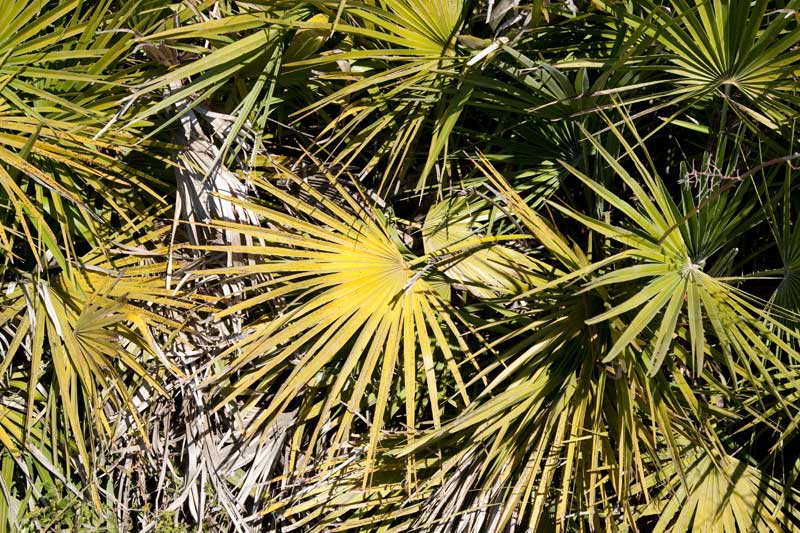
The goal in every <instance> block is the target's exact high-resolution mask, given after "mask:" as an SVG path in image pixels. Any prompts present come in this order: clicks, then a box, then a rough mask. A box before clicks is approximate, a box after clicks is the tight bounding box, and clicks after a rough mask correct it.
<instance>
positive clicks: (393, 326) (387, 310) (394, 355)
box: [206, 167, 474, 457]
mask: <svg viewBox="0 0 800 533" xmlns="http://www.w3.org/2000/svg"><path fill="white" fill-rule="evenodd" d="M277 175H278V177H280V178H282V179H288V180H289V181H290V182H292V183H293V184H295V186H297V187H299V188H300V190H301V191H303V192H304V193H305V194H307V195H308V196H309V197H310V198H309V201H304V200H301V199H298V198H297V197H295V196H293V195H292V194H289V193H287V192H286V191H285V190H282V189H280V188H278V187H277V186H276V185H275V184H274V183H271V182H270V181H267V180H260V181H259V182H258V186H259V187H260V188H262V189H263V190H264V191H265V192H267V193H269V195H271V196H272V197H273V198H274V199H275V200H276V201H278V202H280V203H282V204H284V205H285V206H286V208H287V209H288V211H289V212H290V213H293V214H286V213H285V212H281V211H279V210H277V209H272V208H269V207H261V206H256V205H250V204H248V208H250V209H252V210H253V212H255V213H257V214H258V215H260V216H262V217H264V219H265V220H266V222H267V224H268V226H269V228H259V227H249V226H243V225H238V224H232V223H227V222H217V223H216V224H218V225H219V227H222V228H226V229H229V230H236V231H242V232H245V233H246V234H249V235H251V236H253V237H255V238H257V239H258V240H260V241H262V242H264V243H265V244H264V245H263V246H242V247H236V250H237V251H239V252H242V253H246V254H250V255H251V256H253V257H256V258H258V263H257V264H256V265H252V266H246V267H233V268H228V269H220V270H218V271H209V272H206V274H208V273H219V274H223V275H232V274H248V275H251V274H259V275H265V276H267V277H268V278H269V281H267V282H265V284H264V285H265V288H268V290H267V291H266V292H264V294H262V295H259V296H255V297H252V298H249V299H245V300H244V301H243V302H241V303H238V304H236V305H233V306H231V307H229V308H228V309H226V310H224V311H221V312H219V313H217V317H218V318H221V317H223V316H226V315H229V314H231V313H236V312H239V311H241V310H244V309H248V308H253V307H254V306H256V305H261V304H265V303H269V302H276V301H284V300H285V301H286V307H285V309H286V310H285V311H284V312H283V313H281V314H279V315H278V316H275V317H273V318H271V319H269V320H266V321H264V320H261V321H257V322H256V323H254V324H252V325H251V328H252V333H251V334H250V335H248V336H247V337H246V338H245V339H243V340H242V341H240V342H237V343H236V344H235V345H234V346H232V347H231V348H230V349H228V350H226V351H225V352H224V353H223V354H222V356H221V357H224V358H231V359H230V361H229V363H228V364H227V365H226V366H225V367H224V369H223V370H222V371H220V372H218V373H217V374H216V375H215V376H214V377H212V378H211V379H210V381H209V382H210V383H216V384H219V385H220V386H223V385H224V386H225V387H226V389H224V390H227V391H228V393H227V394H226V400H228V399H231V398H233V397H235V396H238V395H248V396H251V397H253V398H260V397H262V396H267V397H268V398H269V403H268V407H267V408H266V409H265V410H264V411H263V412H262V413H261V414H260V416H259V417H258V419H257V420H255V422H254V425H253V428H254V430H255V429H257V428H258V427H261V425H262V424H264V423H265V422H266V421H267V420H270V419H272V418H273V417H274V416H275V415H276V414H278V413H280V412H282V411H284V410H286V409H288V408H289V406H290V404H291V403H292V401H293V399H294V398H295V396H296V394H297V391H298V390H308V389H309V388H310V389H311V390H320V391H322V396H321V398H322V401H321V403H320V404H319V405H316V407H315V408H314V409H313V410H312V411H313V412H314V413H316V414H314V415H313V416H312V415H311V414H309V412H305V413H301V414H302V416H304V417H305V418H307V419H310V418H314V417H317V416H318V422H317V425H316V430H315V431H314V433H313V436H312V438H311V442H312V445H313V443H314V441H315V440H316V437H317V436H318V434H319V432H320V431H321V430H322V429H323V425H324V424H326V423H327V424H330V423H331V422H330V421H331V419H335V420H336V422H337V424H336V425H337V426H338V427H337V430H336V435H335V437H334V439H333V442H334V445H333V449H334V450H335V449H337V448H338V446H337V444H338V443H342V442H343V441H344V440H345V439H347V438H348V437H349V435H350V432H351V429H352V426H353V422H354V419H355V416H356V414H359V413H363V412H364V408H365V405H366V404H372V406H373V407H372V410H373V412H372V415H371V417H370V418H371V419H372V420H374V421H375V423H374V424H373V425H372V429H371V432H370V438H369V457H374V455H375V453H376V449H377V445H378V442H379V440H380V438H381V430H382V423H381V421H382V420H383V419H384V417H385V415H386V410H387V404H388V402H389V401H390V396H391V395H392V391H395V390H398V389H401V390H403V391H404V392H403V396H405V405H404V407H405V412H406V424H407V427H408V431H409V432H410V434H411V436H412V437H413V434H414V432H415V431H416V429H417V428H418V427H419V422H418V420H417V413H419V412H420V405H418V403H423V404H426V405H427V407H426V410H427V411H429V412H430V417H431V420H432V422H433V424H434V425H435V426H436V427H438V426H439V425H440V423H441V419H442V412H441V407H440V404H441V398H440V390H441V386H440V385H439V383H438V380H439V379H441V376H442V374H443V373H449V374H450V375H451V377H452V379H454V380H455V384H456V388H457V389H458V391H459V392H460V396H461V400H462V402H464V403H465V404H469V395H468V393H467V390H466V387H465V384H464V382H463V379H462V377H461V371H460V370H459V365H460V364H461V363H462V361H458V360H457V359H456V356H455V355H454V350H452V349H451V343H452V342H456V343H457V344H458V345H459V347H460V349H461V350H463V352H462V353H469V350H468V348H467V346H466V344H465V343H464V341H463V340H461V338H460V332H459V328H458V327H457V324H456V319H455V318H454V317H453V315H452V312H451V310H449V309H448V306H447V304H446V302H443V301H441V300H440V298H439V297H438V296H437V294H436V292H435V290H434V289H433V287H432V286H431V285H430V284H429V282H428V281H426V279H425V277H426V276H425V274H426V272H427V271H428V267H427V265H426V264H425V260H424V258H412V257H411V256H408V255H404V254H403V253H402V252H401V250H400V249H399V248H398V244H396V242H397V240H396V239H394V238H393V236H392V234H391V233H390V230H389V229H388V228H387V226H386V224H385V222H383V221H382V220H381V217H380V215H378V214H377V213H375V212H370V210H369V208H363V207H361V205H360V203H359V202H357V201H356V199H355V198H354V197H353V196H351V195H350V193H348V192H347V191H346V190H345V189H344V188H343V187H342V186H341V185H339V184H338V183H336V182H335V181H333V182H332V183H334V184H335V187H336V189H337V190H338V192H339V194H340V195H341V197H342V198H343V200H344V202H345V205H344V206H340V205H337V204H336V203H334V202H333V201H331V200H329V199H328V198H326V197H325V196H323V195H322V194H320V193H319V192H317V191H316V190H314V189H313V188H311V187H310V186H308V185H307V184H306V183H305V182H304V181H303V180H302V179H300V178H298V177H297V176H295V175H294V174H292V173H291V172H290V171H288V170H287V169H285V168H281V167H278V168H277ZM331 179H333V178H332V177H331ZM472 245H473V246H474V243H472ZM212 248H213V247H212ZM224 249H225V250H230V247H224ZM452 251H454V250H452V249H450V250H443V251H439V253H440V254H443V253H447V252H452ZM414 266H418V267H421V268H419V269H418V270H414V268H413V267H414ZM420 363H421V365H420ZM420 366H421V369H422V374H421V376H420V375H418V369H419V368H420ZM400 369H402V372H401V374H400V375H401V376H402V378H401V379H396V378H395V377H394V376H395V372H396V370H400ZM445 369H446V370H445ZM376 379H377V380H378V382H377V383H376V382H375V380H376ZM420 379H421V380H422V381H423V382H424V384H425V385H424V388H426V389H427V401H425V400H424V399H422V400H420V397H419V396H418V394H417V388H418V384H417V383H418V380H420ZM227 387H229V388H227ZM253 395H255V396H253ZM370 398H371V399H370ZM226 400H224V401H226ZM343 402H344V404H346V409H345V410H344V412H342V409H341V407H342V403H343ZM365 402H366V403H365Z"/></svg>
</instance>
